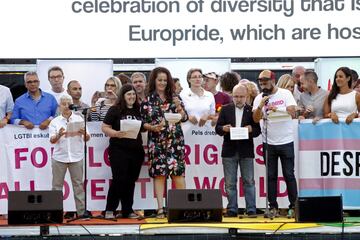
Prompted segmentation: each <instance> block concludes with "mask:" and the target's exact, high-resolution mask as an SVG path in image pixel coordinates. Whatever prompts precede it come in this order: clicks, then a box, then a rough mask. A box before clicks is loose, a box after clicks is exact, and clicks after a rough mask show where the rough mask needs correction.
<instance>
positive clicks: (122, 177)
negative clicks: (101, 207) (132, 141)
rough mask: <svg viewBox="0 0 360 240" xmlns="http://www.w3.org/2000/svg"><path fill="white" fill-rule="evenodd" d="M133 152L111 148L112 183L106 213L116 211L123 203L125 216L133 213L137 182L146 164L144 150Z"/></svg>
mask: <svg viewBox="0 0 360 240" xmlns="http://www.w3.org/2000/svg"><path fill="white" fill-rule="evenodd" d="M141 150H142V151H140V150H139V151H136V152H132V151H129V150H128V149H120V148H117V147H111V146H110V147H109V160H110V166H111V172H112V178H113V179H112V182H111V184H110V188H109V191H108V195H107V202H106V211H115V210H116V209H117V208H118V206H119V202H120V201H121V210H122V214H123V215H124V216H126V215H128V214H130V213H132V212H133V208H132V206H133V203H134V190H135V182H136V180H137V179H138V177H139V174H140V170H141V165H142V163H143V162H144V156H145V154H144V150H143V149H141Z"/></svg>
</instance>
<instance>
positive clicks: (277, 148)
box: [264, 142, 298, 208]
mask: <svg viewBox="0 0 360 240" xmlns="http://www.w3.org/2000/svg"><path fill="white" fill-rule="evenodd" d="M266 148H267V146H266V144H265V143H264V153H265V151H266ZM264 155H265V154H264ZM264 158H265V157H264ZM268 158H269V159H268V160H267V159H265V161H267V167H268V170H267V171H268V184H267V192H268V199H269V206H270V208H278V207H279V206H278V203H277V201H276V197H277V180H278V159H279V158H280V162H281V169H282V173H283V176H284V178H285V183H286V188H287V191H288V197H289V202H290V205H289V208H294V207H295V201H296V199H297V194H298V193H297V184H296V178H295V174H294V159H295V155H294V143H293V142H291V143H287V144H283V145H270V144H269V145H268Z"/></svg>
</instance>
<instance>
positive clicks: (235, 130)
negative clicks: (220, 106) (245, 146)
mask: <svg viewBox="0 0 360 240" xmlns="http://www.w3.org/2000/svg"><path fill="white" fill-rule="evenodd" d="M230 139H231V140H241V139H249V129H248V128H246V127H232V128H230Z"/></svg>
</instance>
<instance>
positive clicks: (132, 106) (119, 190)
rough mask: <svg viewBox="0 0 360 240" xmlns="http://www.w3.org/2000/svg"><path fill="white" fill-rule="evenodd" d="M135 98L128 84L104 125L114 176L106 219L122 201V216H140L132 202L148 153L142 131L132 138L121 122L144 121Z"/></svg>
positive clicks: (110, 109)
mask: <svg viewBox="0 0 360 240" xmlns="http://www.w3.org/2000/svg"><path fill="white" fill-rule="evenodd" d="M136 99H137V96H136V91H135V88H134V87H133V86H132V85H131V84H125V85H124V86H123V87H122V88H121V90H120V94H119V98H118V100H117V102H116V104H115V105H114V106H112V107H110V108H109V110H108V112H107V114H106V116H105V119H104V121H103V124H102V128H101V129H102V131H103V132H104V133H105V134H106V135H108V136H109V137H110V145H109V148H108V153H109V160H110V167H111V172H112V177H113V180H112V184H111V185H110V188H109V191H108V196H107V202H106V212H105V218H114V212H115V211H116V209H117V207H118V206H119V201H121V207H122V217H124V218H138V215H137V214H136V213H135V212H134V210H133V208H132V205H133V202H134V189H135V182H136V180H137V179H138V177H139V174H140V170H141V165H142V163H143V161H144V156H145V153H144V148H143V145H142V138H141V133H140V131H138V133H137V138H135V139H132V138H129V133H128V132H126V131H121V123H120V122H121V121H124V120H130V119H131V120H134V121H135V122H136V120H138V121H141V116H140V105H139V103H138V102H137V101H136ZM141 129H143V124H142V123H141ZM117 217H120V216H117Z"/></svg>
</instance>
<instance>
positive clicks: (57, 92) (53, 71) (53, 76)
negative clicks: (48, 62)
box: [48, 66, 68, 104]
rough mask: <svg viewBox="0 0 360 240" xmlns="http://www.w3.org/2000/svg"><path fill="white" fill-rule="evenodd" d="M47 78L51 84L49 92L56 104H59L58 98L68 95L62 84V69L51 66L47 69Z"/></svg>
mask: <svg viewBox="0 0 360 240" xmlns="http://www.w3.org/2000/svg"><path fill="white" fill-rule="evenodd" d="M48 79H49V83H50V85H51V90H50V91H49V93H50V94H51V95H53V96H54V97H55V99H56V101H57V103H58V104H60V98H61V96H63V95H68V94H67V92H66V91H65V88H64V86H63V84H64V79H65V76H64V71H63V70H62V69H61V67H59V66H53V67H51V68H50V69H49V70H48Z"/></svg>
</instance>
